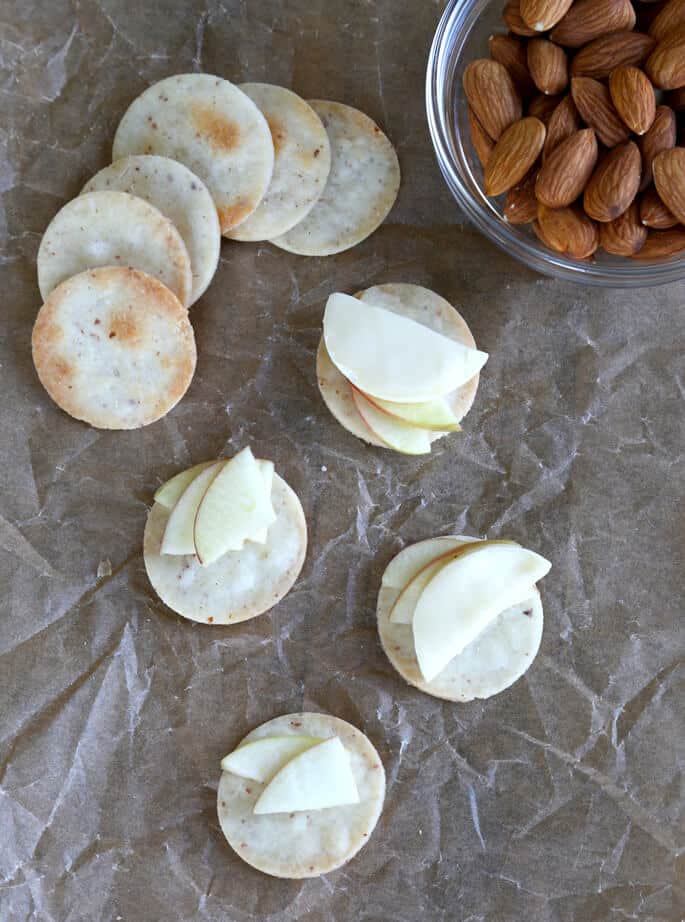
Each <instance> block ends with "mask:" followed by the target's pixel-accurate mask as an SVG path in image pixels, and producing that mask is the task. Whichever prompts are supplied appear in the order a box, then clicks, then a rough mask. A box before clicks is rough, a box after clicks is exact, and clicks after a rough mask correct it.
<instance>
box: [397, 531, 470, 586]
mask: <svg viewBox="0 0 685 922" xmlns="http://www.w3.org/2000/svg"><path fill="white" fill-rule="evenodd" d="M477 540H478V539H477V538H466V537H464V535H445V536H443V537H441V538H427V539H426V540H425V541H418V542H417V543H416V544H409V545H408V546H407V547H405V548H404V549H403V550H401V551H400V552H399V554H397V555H396V556H395V557H393V559H392V560H391V561H390V563H389V564H388V565H387V567H386V568H385V571H384V573H383V577H382V580H381V585H382V586H384V587H385V588H389V589H399V590H402V589H404V587H405V586H406V585H407V583H408V582H409V581H410V580H412V579H413V578H414V577H415V576H416V574H417V573H418V572H419V571H420V570H423V568H424V567H427V566H428V565H429V564H431V563H433V562H434V561H435V560H437V559H438V557H442V556H443V554H447V553H448V552H449V551H453V550H455V549H456V548H458V547H461V546H462V545H464V544H471V542H473V541H477Z"/></svg>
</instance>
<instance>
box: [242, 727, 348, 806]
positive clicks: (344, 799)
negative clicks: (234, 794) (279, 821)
mask: <svg viewBox="0 0 685 922" xmlns="http://www.w3.org/2000/svg"><path fill="white" fill-rule="evenodd" d="M358 803H359V792H358V791H357V785H356V783H355V780H354V775H353V774H352V769H351V768H350V756H349V754H348V752H347V750H346V749H345V747H344V746H343V744H342V743H341V742H340V740H339V738H338V737H337V736H333V737H331V739H328V740H326V741H325V742H323V743H319V744H318V746H312V747H311V749H306V750H305V751H304V752H302V753H300V755H298V756H295V758H294V759H291V760H290V761H289V762H287V763H286V764H285V765H284V766H283V768H282V769H281V770H280V771H279V772H277V773H276V774H275V775H274V777H273V778H272V779H271V781H270V782H269V784H268V785H267V786H266V787H265V788H264V790H263V791H262V794H261V796H260V797H259V799H258V800H257V803H256V804H255V807H254V812H255V813H256V814H263V813H296V812H298V811H301V810H323V809H325V808H326V807H341V806H344V805H345V804H358Z"/></svg>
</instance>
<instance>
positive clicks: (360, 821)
mask: <svg viewBox="0 0 685 922" xmlns="http://www.w3.org/2000/svg"><path fill="white" fill-rule="evenodd" d="M292 734H297V735H305V736H317V737H321V738H323V739H328V738H330V737H332V736H337V737H339V739H340V741H341V742H342V744H343V746H344V747H345V749H346V750H347V752H348V753H349V755H350V767H351V769H352V774H353V775H354V780H355V782H356V784H357V790H358V791H359V803H358V804H348V805H346V806H342V807H329V808H327V809H325V810H311V811H306V812H305V811H303V812H298V813H273V814H264V815H260V816H255V815H254V813H253V812H252V811H253V810H254V805H255V803H256V802H257V800H258V798H259V796H260V794H261V793H262V791H263V790H264V788H265V785H263V784H260V783H259V782H257V781H249V780H247V779H245V778H240V777H238V776H237V775H234V774H232V773H231V772H222V774H221V779H220V781H219V790H218V793H217V811H218V814H219V822H220V824H221V831H222V832H223V834H224V835H225V837H226V839H227V841H228V843H229V845H230V846H231V848H233V849H234V851H235V852H236V853H237V854H238V855H240V857H241V858H242V859H243V861H246V862H247V863H248V864H251V865H252V866H253V867H255V868H257V869H258V870H260V871H263V872H264V873H265V874H271V875H272V876H274V877H289V878H303V877H317V876H318V875H319V874H325V873H327V872H328V871H332V870H334V869H335V868H338V867H340V865H342V864H344V863H345V862H346V861H349V860H350V858H352V857H353V856H354V855H355V854H356V853H357V852H358V851H359V850H360V849H361V848H362V847H363V846H364V845H366V843H367V842H368V840H369V837H370V835H371V833H372V832H373V830H374V827H375V826H376V823H377V822H378V819H379V817H380V815H381V811H382V809H383V799H384V796H385V771H384V769H383V764H382V763H381V760H380V757H379V755H378V753H377V752H376V750H375V748H374V747H373V745H372V744H371V742H370V741H369V739H368V738H367V737H366V736H365V735H364V734H363V733H362V732H361V730H358V729H357V728H356V727H353V726H352V725H351V724H349V723H347V722H346V721H344V720H340V719H339V718H337V717H329V716H328V715H327V714H286V715H284V716H283V717H277V718H275V719H274V720H270V721H268V722H267V723H265V724H262V725H261V726H260V727H257V728H256V729H255V730H253V731H252V732H251V733H248V735H247V736H246V737H245V739H244V740H242V742H244V743H245V742H249V741H251V740H256V739H260V738H261V737H265V736H288V735H292Z"/></svg>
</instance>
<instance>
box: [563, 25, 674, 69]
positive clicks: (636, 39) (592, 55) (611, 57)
mask: <svg viewBox="0 0 685 922" xmlns="http://www.w3.org/2000/svg"><path fill="white" fill-rule="evenodd" d="M655 45H656V41H655V39H653V38H652V37H651V35H643V34H642V33H641V32H613V33H612V34H611V35H603V36H602V37H601V38H596V39H595V40H594V41H593V42H590V43H589V44H587V45H585V46H584V47H583V48H581V49H580V51H579V52H578V54H577V55H576V56H575V57H574V59H573V61H572V63H571V74H572V75H573V76H574V77H595V78H596V79H597V80H602V79H604V77H608V76H609V74H610V73H611V72H612V70H615V68H617V67H621V66H623V65H624V64H640V63H641V62H642V61H644V59H645V58H646V57H647V55H648V54H649V53H650V52H651V51H652V49H653V48H654V46H655Z"/></svg>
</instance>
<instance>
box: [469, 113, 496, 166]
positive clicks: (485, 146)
mask: <svg viewBox="0 0 685 922" xmlns="http://www.w3.org/2000/svg"><path fill="white" fill-rule="evenodd" d="M468 117H469V131H470V133H471V143H472V144H473V146H474V148H475V150H476V154H477V155H478V159H479V160H480V165H481V166H482V167H483V168H485V167H486V166H487V165H488V160H489V159H490V154H491V153H492V150H493V148H494V146H495V142H494V141H493V140H492V138H491V137H490V135H489V134H488V133H487V131H486V130H485V128H483V126H482V125H481V123H480V122H479V121H478V117H477V116H476V113H475V112H474V111H473V109H472V108H471V106H469V108H468Z"/></svg>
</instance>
